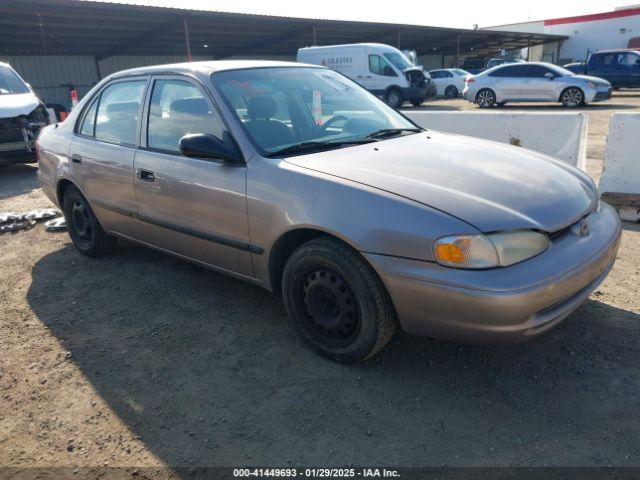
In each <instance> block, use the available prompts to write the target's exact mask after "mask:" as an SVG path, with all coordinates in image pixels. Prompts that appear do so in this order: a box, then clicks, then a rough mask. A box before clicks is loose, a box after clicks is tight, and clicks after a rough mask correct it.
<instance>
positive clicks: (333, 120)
mask: <svg viewBox="0 0 640 480" xmlns="http://www.w3.org/2000/svg"><path fill="white" fill-rule="evenodd" d="M341 120H345V121H348V120H349V117H347V116H346V115H336V116H335V117H331V118H330V119H329V120H327V121H326V122H324V124H323V125H322V127H320V128H321V130H322V131H323V132H326V131H327V128H329V127H330V126H331V125H333V124H334V123H336V122H339V121H341Z"/></svg>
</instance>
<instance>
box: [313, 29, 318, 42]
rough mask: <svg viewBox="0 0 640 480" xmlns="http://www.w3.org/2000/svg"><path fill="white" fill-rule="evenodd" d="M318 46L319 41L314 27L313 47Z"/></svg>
mask: <svg viewBox="0 0 640 480" xmlns="http://www.w3.org/2000/svg"><path fill="white" fill-rule="evenodd" d="M317 45H318V40H317V38H316V26H315V25H314V26H313V46H314V47H315V46H317Z"/></svg>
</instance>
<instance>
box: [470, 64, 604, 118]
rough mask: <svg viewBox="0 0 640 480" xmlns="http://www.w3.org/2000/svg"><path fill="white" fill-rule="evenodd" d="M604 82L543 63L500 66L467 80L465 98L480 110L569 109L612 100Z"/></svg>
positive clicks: (600, 79)
mask: <svg viewBox="0 0 640 480" xmlns="http://www.w3.org/2000/svg"><path fill="white" fill-rule="evenodd" d="M611 92H612V88H611V84H610V83H609V82H607V81H606V80H603V79H602V78H597V77H589V76H587V75H576V74H574V73H573V72H571V71H569V70H567V69H565V68H562V67H558V66H557V65H553V64H552V63H544V62H523V63H515V64H507V65H500V66H498V67H494V68H491V69H489V70H486V71H484V72H482V73H480V74H478V75H475V76H473V77H470V78H467V80H466V84H465V88H464V90H463V92H462V96H463V97H464V98H465V99H466V100H468V101H470V102H473V103H476V104H478V106H479V107H480V108H491V107H494V106H495V105H498V106H502V105H504V104H505V103H507V102H561V103H562V105H564V106H565V107H568V108H575V107H579V106H581V105H584V104H585V103H590V102H598V101H601V100H607V99H609V98H611Z"/></svg>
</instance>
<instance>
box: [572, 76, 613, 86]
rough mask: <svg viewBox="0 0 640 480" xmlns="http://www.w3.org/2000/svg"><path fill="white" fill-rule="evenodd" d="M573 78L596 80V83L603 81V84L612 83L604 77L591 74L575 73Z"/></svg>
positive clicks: (588, 80) (586, 80)
mask: <svg viewBox="0 0 640 480" xmlns="http://www.w3.org/2000/svg"><path fill="white" fill-rule="evenodd" d="M572 78H579V79H581V80H584V81H585V82H595V83H601V84H603V85H610V83H609V82H608V81H607V80H605V79H604V78H600V77H592V76H591V75H582V74H577V75H573V77H572Z"/></svg>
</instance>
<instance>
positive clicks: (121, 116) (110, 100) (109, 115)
mask: <svg viewBox="0 0 640 480" xmlns="http://www.w3.org/2000/svg"><path fill="white" fill-rule="evenodd" d="M146 84H147V81H146V80H133V81H130V82H118V83H113V84H111V85H109V86H108V87H107V88H105V89H104V90H103V91H102V93H101V94H100V102H99V103H98V114H97V117H96V125H95V137H96V139H98V140H106V141H109V142H115V143H121V144H124V145H135V144H136V132H137V131H138V123H139V121H140V117H139V112H140V103H141V102H142V96H143V94H144V88H145V85H146Z"/></svg>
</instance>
